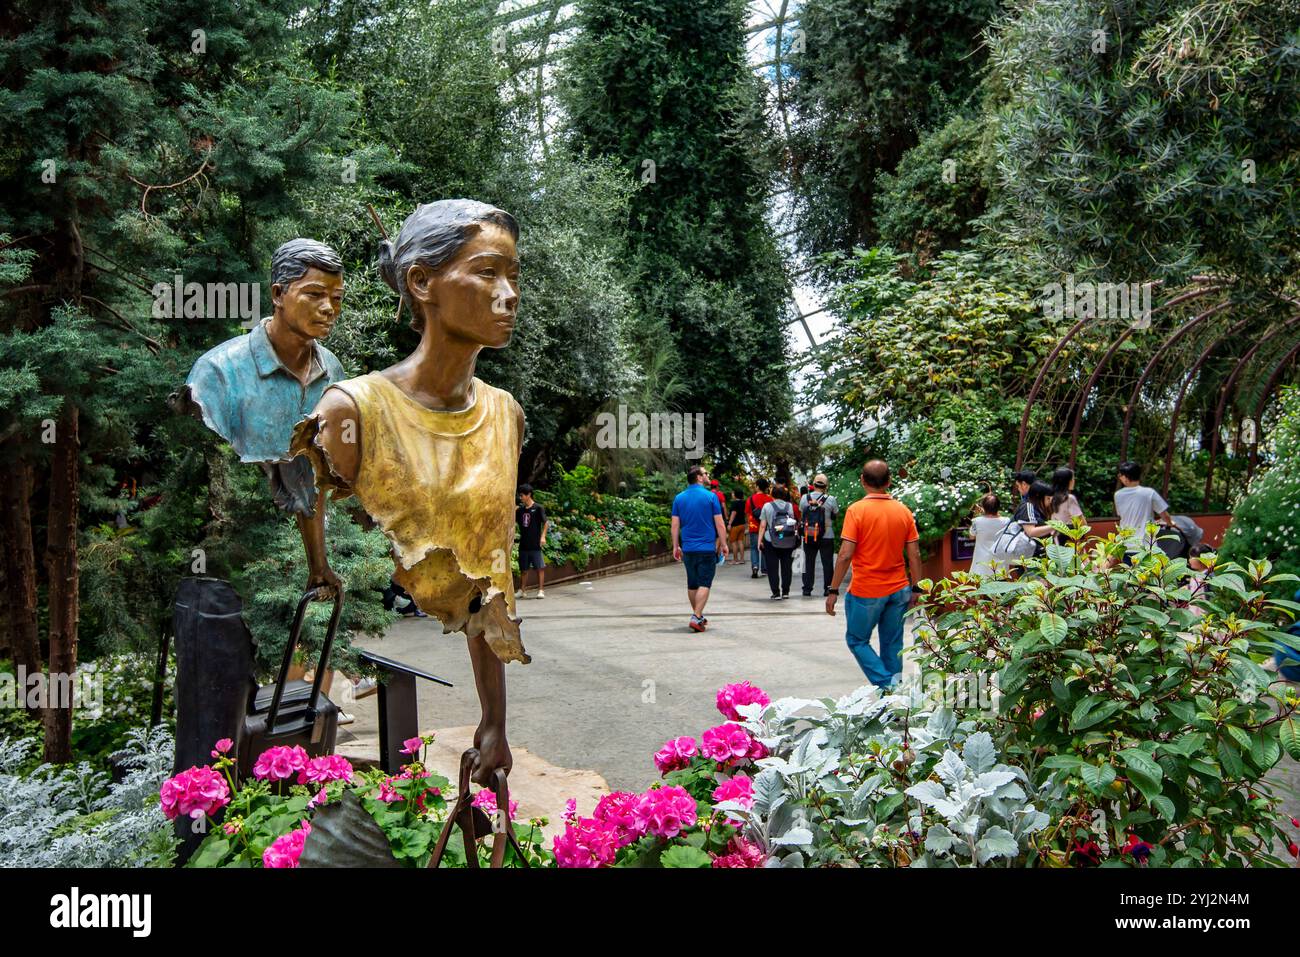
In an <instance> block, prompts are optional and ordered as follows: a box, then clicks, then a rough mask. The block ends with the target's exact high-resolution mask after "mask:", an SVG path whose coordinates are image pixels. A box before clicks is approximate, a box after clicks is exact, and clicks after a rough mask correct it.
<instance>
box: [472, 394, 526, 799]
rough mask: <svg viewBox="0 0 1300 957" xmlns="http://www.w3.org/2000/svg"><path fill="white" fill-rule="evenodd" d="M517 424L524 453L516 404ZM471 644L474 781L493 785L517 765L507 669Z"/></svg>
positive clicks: (483, 642) (481, 641) (478, 638)
mask: <svg viewBox="0 0 1300 957" xmlns="http://www.w3.org/2000/svg"><path fill="white" fill-rule="evenodd" d="M515 424H516V435H517V439H518V441H517V443H516V444H517V448H516V453H517V454H522V453H523V450H524V410H523V408H522V407H521V406H520V405H519V403H517V402H516V403H515ZM468 644H469V660H470V663H471V664H472V665H473V666H474V687H475V688H476V689H477V690H478V702H479V707H480V708H481V709H482V712H483V716H482V718H481V719H480V720H479V723H478V728H476V729H475V731H474V747H475V748H477V749H478V752H479V761H478V765H477V766H476V767H475V768H474V773H473V780H474V782H475V783H477V784H483V785H490V784H491V783H492V774H493V772H495V771H496V769H497V768H501V769H503V770H504V771H505V772H506V773H507V774H509V773H510V768H511V767H512V765H513V763H514V758H513V757H512V756H511V754H510V744H509V743H508V742H507V741H506V666H505V664H503V663H502V661H501V659H500V658H498V657H497V656H496V655H495V654H494V653H493V651H492V648H491V646H489V645H488V643H487V639H485V638H484V637H483V636H482V635H474V636H471V637H469V638H468Z"/></svg>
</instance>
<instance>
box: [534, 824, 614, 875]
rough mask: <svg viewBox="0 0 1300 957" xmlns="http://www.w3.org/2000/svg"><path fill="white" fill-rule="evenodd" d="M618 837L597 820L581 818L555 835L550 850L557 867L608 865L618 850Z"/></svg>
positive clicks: (612, 861) (611, 862)
mask: <svg viewBox="0 0 1300 957" xmlns="http://www.w3.org/2000/svg"><path fill="white" fill-rule="evenodd" d="M619 846H620V845H619V843H618V838H617V836H616V835H615V834H614V832H613V831H612V830H610V829H609V828H607V827H605V826H604V825H603V824H602V823H601V822H600V821H597V820H596V819H595V818H590V817H580V818H578V819H577V820H576V821H573V822H571V823H569V824H568V825H567V826H566V827H565V828H564V833H563V834H557V835H555V840H554V841H553V842H552V843H551V850H552V851H554V852H555V863H556V864H557V865H559V866H560V867H609V866H610V865H611V864H613V863H614V856H615V855H616V854H617V853H618V849H619Z"/></svg>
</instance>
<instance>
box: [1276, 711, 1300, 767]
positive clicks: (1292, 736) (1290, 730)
mask: <svg viewBox="0 0 1300 957" xmlns="http://www.w3.org/2000/svg"><path fill="white" fill-rule="evenodd" d="M1278 741H1279V742H1280V743H1281V745H1282V747H1283V748H1284V749H1285V750H1286V753H1287V754H1289V755H1291V757H1292V758H1294V759H1295V760H1297V761H1300V726H1297V725H1296V722H1295V718H1287V719H1286V720H1285V721H1283V722H1282V727H1281V728H1279V729H1278Z"/></svg>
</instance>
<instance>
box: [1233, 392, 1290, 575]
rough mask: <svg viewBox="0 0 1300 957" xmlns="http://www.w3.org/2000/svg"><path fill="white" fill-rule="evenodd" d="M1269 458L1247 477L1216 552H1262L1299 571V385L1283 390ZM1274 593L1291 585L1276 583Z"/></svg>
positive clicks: (1239, 556)
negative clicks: (1247, 486) (1252, 477)
mask: <svg viewBox="0 0 1300 957" xmlns="http://www.w3.org/2000/svg"><path fill="white" fill-rule="evenodd" d="M1272 442H1273V446H1274V449H1273V451H1274V458H1273V462H1272V463H1271V465H1270V467H1269V468H1268V469H1267V471H1264V472H1261V473H1260V474H1259V475H1258V476H1257V477H1256V478H1255V480H1254V481H1253V482H1252V483H1251V486H1250V490H1249V491H1248V492H1247V494H1246V497H1245V498H1243V499H1242V500H1241V502H1240V503H1239V504H1238V505H1237V508H1236V510H1235V511H1234V512H1233V513H1232V524H1231V525H1230V526H1229V527H1228V531H1227V533H1226V534H1225V535H1224V536H1223V545H1222V547H1221V548H1220V549H1219V556H1220V558H1223V559H1226V560H1229V561H1235V562H1241V561H1242V560H1243V558H1244V556H1246V555H1257V556H1260V557H1262V558H1267V559H1268V560H1269V561H1271V562H1272V563H1273V564H1274V566H1275V567H1276V568H1277V569H1278V570H1279V571H1283V572H1289V573H1291V574H1298V573H1300V388H1295V387H1293V388H1290V389H1287V390H1285V391H1284V392H1283V393H1282V402H1281V413H1280V415H1279V418H1278V422H1277V425H1276V426H1275V428H1274V430H1273V436H1272ZM1274 591H1275V592H1276V593H1277V594H1279V595H1280V594H1281V593H1282V592H1285V593H1286V594H1287V595H1288V596H1289V595H1290V593H1291V591H1292V589H1291V588H1290V587H1289V586H1282V585H1279V586H1278V588H1276V589H1274Z"/></svg>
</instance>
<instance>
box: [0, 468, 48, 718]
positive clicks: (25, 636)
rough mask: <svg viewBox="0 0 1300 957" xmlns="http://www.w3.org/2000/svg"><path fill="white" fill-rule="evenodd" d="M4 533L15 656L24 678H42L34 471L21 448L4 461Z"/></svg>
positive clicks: (0, 518)
mask: <svg viewBox="0 0 1300 957" xmlns="http://www.w3.org/2000/svg"><path fill="white" fill-rule="evenodd" d="M0 462H3V464H2V465H0V530H3V536H2V537H3V539H4V545H3V548H2V549H0V550H3V552H4V556H3V559H2V560H3V563H4V566H3V567H4V577H5V604H6V605H7V606H8V607H7V608H6V609H5V612H6V618H7V621H8V626H9V652H10V654H12V655H13V659H14V668H15V669H16V670H17V669H21V671H19V674H20V675H23V676H31V675H39V674H40V673H41V672H42V670H43V668H42V663H41V649H40V638H39V634H38V626H37V618H38V614H39V610H38V609H37V606H36V546H35V545H34V544H33V543H32V503H31V498H32V466H31V463H30V462H28V461H27V460H26V459H25V458H23V457H22V456H21V455H20V454H19V452H18V450H17V449H16V448H12V447H11V448H8V449H6V450H5V454H4V455H3V457H0ZM26 686H27V685H26V681H25V680H19V681H18V683H17V688H16V691H17V697H18V701H19V703H21V704H22V706H23V707H26V702H27V695H26V693H25V689H26Z"/></svg>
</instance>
